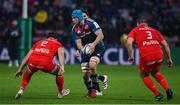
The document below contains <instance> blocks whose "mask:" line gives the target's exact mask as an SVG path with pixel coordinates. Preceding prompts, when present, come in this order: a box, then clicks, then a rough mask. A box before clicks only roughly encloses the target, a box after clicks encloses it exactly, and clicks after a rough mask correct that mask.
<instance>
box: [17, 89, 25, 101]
mask: <svg viewBox="0 0 180 105" xmlns="http://www.w3.org/2000/svg"><path fill="white" fill-rule="evenodd" d="M23 92H24V90H23V89H20V90H19V91H18V93H17V94H16V96H15V99H19V98H21V97H22V95H23Z"/></svg>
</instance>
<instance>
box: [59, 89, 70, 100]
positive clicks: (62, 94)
mask: <svg viewBox="0 0 180 105" xmlns="http://www.w3.org/2000/svg"><path fill="white" fill-rule="evenodd" d="M69 93H70V90H69V89H63V90H62V92H61V93H58V98H63V97H64V96H67V95H68V94H69Z"/></svg>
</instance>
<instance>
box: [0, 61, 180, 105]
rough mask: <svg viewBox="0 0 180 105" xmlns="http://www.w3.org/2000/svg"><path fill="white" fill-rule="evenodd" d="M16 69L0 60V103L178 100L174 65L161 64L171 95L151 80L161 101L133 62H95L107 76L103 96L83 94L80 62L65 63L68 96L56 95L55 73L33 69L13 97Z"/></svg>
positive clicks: (178, 70)
mask: <svg viewBox="0 0 180 105" xmlns="http://www.w3.org/2000/svg"><path fill="white" fill-rule="evenodd" d="M16 70H17V68H16V67H12V68H8V67H7V65H5V64H0V104H151V103H153V104H158V103H162V104H177V103H178V104H180V101H179V100H180V79H179V76H180V66H178V65H176V66H174V67H172V68H168V67H167V66H165V65H164V66H162V69H161V72H162V73H163V74H164V76H165V77H166V79H167V81H168V83H169V85H170V87H171V88H172V89H173V90H174V98H173V100H171V101H167V99H166V94H165V92H164V91H163V89H162V88H161V87H160V86H159V84H157V82H155V83H156V85H157V86H158V88H159V89H160V91H161V92H162V93H163V95H164V99H163V101H161V102H156V101H155V100H154V96H153V94H152V93H151V92H150V90H149V89H147V87H145V85H144V84H143V82H142V80H141V79H140V76H139V73H138V71H137V67H136V66H122V65H116V66H110V65H99V66H98V72H99V73H100V74H107V75H108V77H109V87H108V89H107V90H103V96H99V97H97V98H94V99H89V98H85V97H84V95H85V94H86V93H87V91H86V89H85V86H84V84H83V81H82V72H81V70H80V65H66V66H65V70H66V72H65V88H69V89H70V90H71V93H70V95H69V96H67V97H64V98H63V99H57V87H56V84H55V76H53V75H49V74H46V73H42V72H37V73H35V74H34V75H33V77H32V79H31V81H30V83H29V85H28V87H27V88H26V90H25V92H24V94H23V97H22V98H21V99H18V100H16V99H14V96H15V94H16V92H17V91H18V89H19V86H20V82H21V79H22V77H21V78H18V79H15V78H14V76H13V74H14V73H15V72H16ZM24 71H25V70H24ZM100 84H101V83H100Z"/></svg>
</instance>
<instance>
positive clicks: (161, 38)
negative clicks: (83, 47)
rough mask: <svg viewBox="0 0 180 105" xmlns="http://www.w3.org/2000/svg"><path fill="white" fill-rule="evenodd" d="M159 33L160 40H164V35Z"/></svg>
mask: <svg viewBox="0 0 180 105" xmlns="http://www.w3.org/2000/svg"><path fill="white" fill-rule="evenodd" d="M157 35H158V37H159V41H160V42H161V41H162V40H164V36H163V35H162V34H161V33H160V32H159V31H157Z"/></svg>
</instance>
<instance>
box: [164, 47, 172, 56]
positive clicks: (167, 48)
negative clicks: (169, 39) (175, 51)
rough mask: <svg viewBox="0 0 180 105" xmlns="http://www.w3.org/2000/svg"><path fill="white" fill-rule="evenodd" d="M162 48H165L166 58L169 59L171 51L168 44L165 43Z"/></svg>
mask: <svg viewBox="0 0 180 105" xmlns="http://www.w3.org/2000/svg"><path fill="white" fill-rule="evenodd" d="M164 49H165V52H166V55H167V58H168V59H171V51H170V48H169V45H168V44H166V45H165V46H164Z"/></svg>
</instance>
